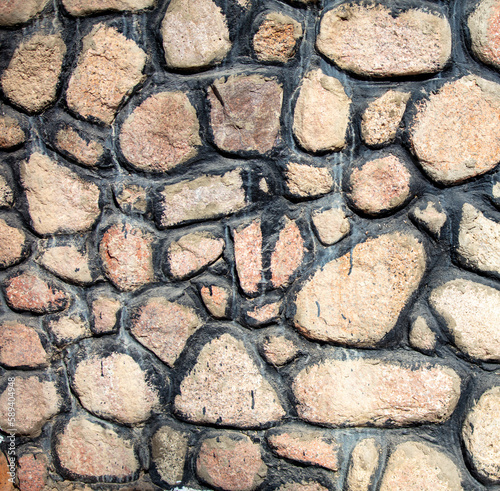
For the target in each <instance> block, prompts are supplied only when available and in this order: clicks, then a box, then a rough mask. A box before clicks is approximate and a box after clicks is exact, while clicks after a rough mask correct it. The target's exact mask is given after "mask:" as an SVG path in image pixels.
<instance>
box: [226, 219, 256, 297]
mask: <svg viewBox="0 0 500 491" xmlns="http://www.w3.org/2000/svg"><path fill="white" fill-rule="evenodd" d="M233 239H234V260H235V263H236V272H237V273H238V278H239V280H240V286H241V288H242V290H243V291H244V292H245V293H246V294H247V295H251V294H254V293H257V291H258V289H259V284H260V282H261V281H262V230H261V227H260V220H254V221H253V222H252V223H251V224H250V225H245V226H243V227H240V228H239V229H236V230H234V231H233Z"/></svg>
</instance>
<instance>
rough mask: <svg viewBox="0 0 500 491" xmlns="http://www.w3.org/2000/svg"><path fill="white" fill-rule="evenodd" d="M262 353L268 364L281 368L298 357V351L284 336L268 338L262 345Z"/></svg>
mask: <svg viewBox="0 0 500 491" xmlns="http://www.w3.org/2000/svg"><path fill="white" fill-rule="evenodd" d="M262 352H263V353H264V357H265V358H266V361H267V362H268V363H271V365H274V366H282V365H286V364H287V363H289V362H290V361H292V360H293V359H294V358H295V357H296V356H297V355H298V353H299V349H298V347H297V346H296V345H295V343H294V342H293V341H292V340H291V339H288V338H286V337H285V336H269V337H268V338H267V339H266V340H265V341H264V343H263V344H262Z"/></svg>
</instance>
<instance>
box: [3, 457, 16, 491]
mask: <svg viewBox="0 0 500 491" xmlns="http://www.w3.org/2000/svg"><path fill="white" fill-rule="evenodd" d="M10 472H11V470H10V468H9V461H8V460H7V457H5V455H4V454H3V453H2V452H0V489H1V490H2V491H15V488H14V484H13V482H14V477H13V476H14V475H15V464H13V467H12V475H11V474H10ZM9 479H12V481H9Z"/></svg>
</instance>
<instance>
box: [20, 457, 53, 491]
mask: <svg viewBox="0 0 500 491" xmlns="http://www.w3.org/2000/svg"><path fill="white" fill-rule="evenodd" d="M48 469H49V460H48V458H47V456H46V455H45V454H43V453H35V454H32V453H30V454H24V455H22V456H21V457H19V460H18V468H17V478H18V479H19V489H20V491H44V490H45V489H46V488H45V486H46V485H47V483H48Z"/></svg>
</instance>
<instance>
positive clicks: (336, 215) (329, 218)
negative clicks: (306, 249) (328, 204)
mask: <svg viewBox="0 0 500 491" xmlns="http://www.w3.org/2000/svg"><path fill="white" fill-rule="evenodd" d="M311 218H312V222H313V225H314V228H315V230H316V234H317V235H318V239H319V240H320V241H321V242H322V243H323V244H324V245H327V246H328V245H333V244H336V243H337V242H338V241H339V240H342V239H343V238H344V237H345V236H346V235H347V234H348V233H349V232H350V231H351V224H350V223H349V219H348V218H347V217H346V214H345V213H344V210H342V208H330V209H327V210H315V211H313V213H312V215H311Z"/></svg>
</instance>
